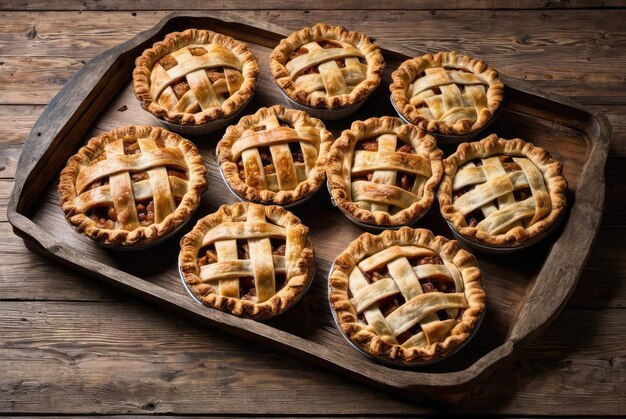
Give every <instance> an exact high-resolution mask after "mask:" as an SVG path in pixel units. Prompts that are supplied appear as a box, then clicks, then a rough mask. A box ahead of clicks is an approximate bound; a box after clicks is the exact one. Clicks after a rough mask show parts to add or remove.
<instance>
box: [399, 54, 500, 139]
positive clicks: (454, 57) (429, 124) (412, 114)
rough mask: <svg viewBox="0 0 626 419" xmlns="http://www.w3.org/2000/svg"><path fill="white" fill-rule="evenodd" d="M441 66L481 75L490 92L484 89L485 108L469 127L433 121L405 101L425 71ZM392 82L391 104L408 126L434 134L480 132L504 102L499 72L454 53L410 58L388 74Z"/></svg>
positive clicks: (462, 121) (457, 123)
mask: <svg viewBox="0 0 626 419" xmlns="http://www.w3.org/2000/svg"><path fill="white" fill-rule="evenodd" d="M442 63H445V65H448V66H450V67H452V65H454V68H460V69H463V70H465V71H469V72H471V73H473V74H476V75H480V76H481V77H483V78H484V79H485V80H486V81H487V82H488V83H489V88H488V89H487V103H488V107H487V108H485V109H482V110H481V112H480V114H479V115H477V118H476V121H475V122H473V123H471V124H470V123H469V122H468V121H467V120H463V119H461V120H459V121H457V122H456V123H455V124H449V123H447V122H444V121H435V120H432V119H428V118H424V117H423V116H421V115H419V113H418V112H417V109H416V108H415V106H413V105H411V103H410V99H411V98H409V97H407V95H406V90H407V89H408V88H409V87H410V86H411V84H412V83H414V82H415V80H416V79H417V77H418V76H419V74H420V73H421V72H422V71H423V70H424V69H426V68H432V67H441V66H442ZM445 65H444V66H445ZM391 78H392V80H393V81H392V83H391V84H390V85H389V90H390V91H391V100H392V101H393V103H394V105H395V107H396V109H397V110H398V112H399V113H400V114H401V115H402V116H403V117H404V118H405V119H406V120H407V121H408V122H409V123H411V124H414V125H417V126H419V127H420V128H423V129H424V130H426V131H428V132H432V133H435V134H444V135H463V134H470V133H472V132H476V131H479V130H480V129H481V128H483V127H485V126H486V125H487V124H488V123H489V122H490V121H491V120H492V119H493V118H494V117H495V115H496V112H497V111H498V110H499V109H500V106H501V104H502V101H503V99H504V83H502V81H501V80H500V76H499V75H498V72H497V71H496V70H495V69H493V68H492V67H490V66H489V65H487V64H486V63H485V62H484V61H482V60H479V59H477V58H473V57H470V56H469V55H463V54H461V53H459V52H456V51H442V52H438V53H436V54H434V55H433V54H425V55H422V56H420V57H414V58H410V59H408V60H406V61H404V62H402V64H400V66H399V67H398V69H396V70H395V71H394V72H393V73H391Z"/></svg>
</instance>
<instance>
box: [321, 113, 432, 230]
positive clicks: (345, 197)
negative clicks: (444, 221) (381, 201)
mask: <svg viewBox="0 0 626 419" xmlns="http://www.w3.org/2000/svg"><path fill="white" fill-rule="evenodd" d="M383 134H394V135H396V136H397V137H398V138H400V139H403V140H404V141H405V142H407V143H409V144H411V145H412V147H413V149H414V150H415V151H416V153H417V154H419V155H423V156H424V157H425V158H427V159H428V161H430V170H431V175H430V177H429V178H428V179H427V180H426V182H425V184H424V188H423V195H422V196H421V197H420V199H418V200H416V201H415V202H413V203H412V204H411V205H410V206H408V207H407V208H405V209H403V210H401V211H398V212H397V213H395V214H389V213H388V212H383V211H370V210H368V209H363V208H360V207H359V206H358V205H357V204H356V203H355V202H354V201H353V200H352V196H351V190H350V188H351V183H352V180H351V172H350V171H351V166H350V165H351V164H352V159H353V157H352V155H353V152H354V148H355V145H356V143H357V142H358V141H359V140H362V139H367V138H376V137H378V136H381V135H383ZM442 158H443V152H442V151H441V150H439V149H438V148H437V141H436V140H435V138H434V137H432V136H431V135H424V133H423V131H421V130H419V129H418V128H417V127H415V126H413V125H410V124H404V123H403V122H402V121H401V120H400V119H399V118H393V117H389V116H384V117H381V118H369V119H367V120H365V121H355V122H353V123H352V125H351V127H350V129H349V130H345V131H343V132H342V134H341V136H340V137H339V138H338V139H337V140H336V141H335V143H334V144H333V146H332V147H331V149H330V152H329V154H328V164H327V169H326V171H327V176H328V185H329V188H330V193H331V197H332V198H333V200H334V202H335V204H336V205H337V206H338V207H339V209H341V210H342V211H343V212H344V213H346V214H347V215H348V216H350V217H353V218H355V219H357V220H358V221H361V222H363V223H367V224H372V225H381V226H383V225H384V226H401V225H404V224H408V223H410V222H411V221H413V220H415V219H416V218H418V217H420V216H421V215H423V214H424V213H426V212H427V211H428V210H429V209H430V207H431V205H432V203H433V202H434V200H435V189H436V188H437V185H438V184H439V181H440V180H441V175H442V173H443V164H442Z"/></svg>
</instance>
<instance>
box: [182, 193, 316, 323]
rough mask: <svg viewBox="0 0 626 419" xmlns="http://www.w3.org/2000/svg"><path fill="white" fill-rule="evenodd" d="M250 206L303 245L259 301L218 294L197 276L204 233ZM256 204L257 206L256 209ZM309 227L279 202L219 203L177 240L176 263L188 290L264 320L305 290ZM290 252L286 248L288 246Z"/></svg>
mask: <svg viewBox="0 0 626 419" xmlns="http://www.w3.org/2000/svg"><path fill="white" fill-rule="evenodd" d="M251 207H258V208H261V210H262V211H264V213H265V217H266V219H267V222H268V223H270V224H274V225H277V226H280V227H283V228H285V229H286V230H287V232H288V234H290V237H292V238H293V239H294V240H295V241H297V244H298V246H300V247H301V248H302V250H301V251H300V252H298V254H297V256H294V257H293V258H292V259H291V260H288V262H287V263H288V272H289V273H288V275H287V278H286V279H285V285H284V286H283V288H281V289H280V290H279V291H278V292H277V293H276V294H275V295H274V296H272V297H271V298H269V299H268V300H266V301H264V302H262V303H256V302H253V301H251V300H244V299H239V298H234V297H225V296H221V295H219V294H218V293H217V292H216V290H215V289H214V288H213V287H212V286H211V285H209V284H207V283H204V282H203V281H202V279H201V278H200V276H199V275H200V267H199V265H198V252H199V251H200V249H201V245H202V241H203V239H204V238H205V236H206V235H207V234H208V233H209V232H210V231H211V230H212V229H213V228H215V227H217V226H219V225H220V224H222V223H225V222H234V221H245V220H246V219H247V214H248V213H249V212H248V211H249V209H250V208H251ZM258 208H256V209H257V210H258ZM308 231H309V229H308V228H307V227H306V226H304V225H303V224H302V223H301V222H300V219H299V218H297V217H296V216H295V215H293V214H292V213H291V212H289V211H287V210H286V209H284V208H282V207H279V206H274V205H272V206H262V205H260V204H255V203H252V202H238V203H236V204H233V205H222V206H221V207H220V208H219V209H218V210H217V211H216V212H214V213H213V214H209V215H207V216H206V217H204V218H202V219H200V220H199V221H198V223H197V224H196V226H195V227H194V228H193V230H192V231H190V232H189V233H187V234H186V235H185V236H184V237H183V238H182V239H181V241H180V247H181V251H180V255H179V266H180V271H181V274H182V275H183V278H184V280H185V282H186V283H187V285H188V286H189V288H190V290H191V291H192V292H193V293H194V295H195V296H196V297H198V298H199V299H200V300H201V301H202V302H203V303H204V304H206V305H208V306H210V307H213V308H216V309H218V310H221V311H225V312H228V313H232V314H234V315H236V316H240V317H247V318H251V319H255V320H263V319H267V318H269V317H272V316H275V315H277V314H280V313H282V312H284V311H285V310H287V309H288V308H289V307H291V306H292V305H293V304H294V303H295V302H297V301H298V300H299V299H300V297H301V296H302V294H303V293H304V292H305V291H306V290H307V288H308V286H309V283H310V282H311V281H312V279H313V274H314V253H313V244H312V243H311V241H310V240H309V238H308ZM287 253H288V254H289V250H287Z"/></svg>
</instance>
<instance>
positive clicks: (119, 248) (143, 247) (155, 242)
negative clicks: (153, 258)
mask: <svg viewBox="0 0 626 419" xmlns="http://www.w3.org/2000/svg"><path fill="white" fill-rule="evenodd" d="M197 209H198V208H196V209H194V210H193V211H192V212H191V214H190V215H189V218H187V219H186V220H185V221H184V222H183V223H181V224H180V225H179V226H178V227H176V228H175V229H174V230H172V231H170V232H169V233H167V234H166V235H164V236H163V237H159V238H158V239H155V240H152V241H150V242H147V243H140V244H131V245H127V246H123V245H119V244H113V243H110V244H107V243H100V242H98V241H96V240H94V239H92V238H91V237H89V236H87V235H85V234H82V233H81V232H80V231H78V229H77V228H76V227H75V226H74V225H72V224H70V226H71V227H72V228H73V229H74V231H76V233H78V234H80V235H81V236H83V237H85V238H87V239H89V241H91V242H94V243H96V244H97V245H98V246H100V247H103V248H105V249H109V250H115V251H120V252H135V251H141V250H147V249H150V248H153V247H155V246H158V245H160V244H162V243H164V242H166V241H167V240H169V239H171V238H172V237H173V236H175V235H176V233H178V232H179V231H180V230H181V229H183V228H185V226H186V225H187V224H189V221H191V219H192V218H193V216H194V214H195V212H196V211H197ZM66 221H67V219H66ZM68 224H69V221H68Z"/></svg>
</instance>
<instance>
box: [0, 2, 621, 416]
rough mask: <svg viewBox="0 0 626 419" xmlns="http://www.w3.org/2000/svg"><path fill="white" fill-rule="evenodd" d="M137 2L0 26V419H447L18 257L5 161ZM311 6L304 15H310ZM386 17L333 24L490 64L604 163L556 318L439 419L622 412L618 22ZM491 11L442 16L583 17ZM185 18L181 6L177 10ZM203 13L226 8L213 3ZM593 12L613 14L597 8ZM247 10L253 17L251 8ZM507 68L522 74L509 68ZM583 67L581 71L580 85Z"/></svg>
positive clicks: (129, 32) (8, 16)
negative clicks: (566, 111)
mask: <svg viewBox="0 0 626 419" xmlns="http://www.w3.org/2000/svg"><path fill="white" fill-rule="evenodd" d="M50 4H51V3H46V2H28V5H26V4H25V3H20V2H4V3H0V9H5V10H7V9H9V10H24V9H31V10H39V9H41V8H46V7H50V6H48V5H50ZM57 4H58V6H57ZM57 4H53V5H54V6H53V7H54V8H58V9H64V10H87V9H94V10H99V9H113V10H116V9H121V8H128V7H129V6H128V4H121V3H120V2H115V1H108V2H80V3H72V2H58V3H57ZM154 4H155V3H150V5H149V4H148V2H139V3H138V4H137V5H136V6H135V5H133V6H131V7H132V9H126V10H129V11H128V12H83V13H80V14H79V13H74V12H62V13H57V12H43V13H19V12H6V13H3V14H0V21H1V22H2V25H0V33H1V34H2V36H1V37H0V62H1V64H0V86H1V87H2V90H0V116H2V118H1V120H2V121H3V122H4V123H3V124H2V126H0V214H1V216H0V301H2V302H0V318H2V319H3V320H2V322H0V371H6V372H7V373H5V374H0V411H3V412H10V413H14V414H18V413H24V414H37V413H39V414H41V413H57V414H58V413H117V414H124V413H139V414H141V413H181V414H185V413H187V414H198V413H205V414H207V413H213V414H243V413H255V414H268V413H301V414H331V413H332V414H357V415H358V414H373V415H381V414H385V413H388V414H413V415H415V414H426V413H442V414H444V415H445V414H447V413H448V412H449V410H448V411H446V410H443V411H442V410H441V409H440V407H438V406H435V405H432V404H431V403H429V402H425V401H418V403H417V404H415V403H407V402H406V401H404V400H400V399H397V398H393V397H390V396H389V395H388V394H386V393H383V392H378V391H375V390H372V389H371V388H368V387H365V386H362V385H359V384H356V383H354V382H352V381H349V380H346V379H344V378H341V377H339V376H337V375H334V374H332V373H328V372H325V371H320V370H319V369H318V368H316V367H314V366H312V365H311V364H308V363H306V362H303V361H300V360H298V359H296V358H291V357H288V356H284V355H280V354H278V353H276V352H274V351H271V350H268V349H266V348H264V347H262V346H261V345H259V344H250V343H246V342H242V341H240V340H238V339H236V338H232V337H228V336H224V335H223V334H221V333H219V332H217V331H212V330H206V328H205V327H204V326H201V325H198V324H193V323H192V324H189V322H187V321H186V320H184V319H183V318H182V317H177V316H175V315H172V314H170V313H164V312H162V311H161V310H157V309H154V308H153V307H151V306H149V305H147V304H144V303H141V302H139V301H138V300H136V299H134V298H132V297H129V296H127V295H126V294H123V293H121V292H119V291H117V290H114V289H113V288H111V287H108V286H106V285H103V284H100V283H99V282H97V281H95V280H93V279H91V278H88V277H85V276H82V275H80V274H77V273H75V272H73V271H70V270H68V269H66V268H63V267H60V266H58V265H56V264H55V263H54V262H51V261H49V260H48V259H45V258H43V257H41V256H39V255H36V254H34V253H31V252H29V251H27V250H26V249H25V248H24V246H23V244H22V242H21V240H20V239H19V238H17V237H15V236H13V235H12V234H11V232H10V227H9V226H8V224H7V223H5V222H2V221H4V220H6V215H5V208H6V197H7V196H8V194H9V193H10V189H11V187H12V178H13V176H14V173H15V163H16V159H17V157H18V155H19V152H20V150H21V145H22V143H23V141H24V139H25V136H26V134H27V133H28V131H29V129H30V127H31V126H32V124H33V123H34V121H35V119H36V118H37V116H38V115H39V114H40V113H41V111H42V109H43V105H45V104H47V103H48V101H49V100H50V99H51V98H52V96H54V94H55V93H56V92H57V91H58V90H59V89H60V88H61V87H62V85H63V84H64V83H65V82H66V81H67V80H68V79H69V77H71V75H72V74H74V72H75V71H77V70H78V69H80V68H82V67H83V65H84V63H85V62H86V61H88V60H89V59H90V58H92V57H94V56H95V55H97V54H99V53H101V52H103V51H104V50H106V49H108V48H110V47H112V46H114V45H116V44H118V43H120V42H123V41H125V40H127V39H129V38H130V37H132V36H133V35H135V34H136V33H137V32H139V31H141V30H143V29H146V28H148V27H151V26H152V25H153V24H154V23H156V22H157V21H158V20H160V18H161V17H163V16H164V15H166V14H167V13H166V12H156V13H155V12H153V11H150V12H145V11H137V12H134V11H133V10H139V9H145V8H146V7H147V8H155V9H156V8H157V7H156V6H154ZM271 4H272V7H273V8H275V9H280V8H284V7H289V6H288V5H286V2H273V3H271ZM316 4H317V5H318V7H317V8H320V9H322V8H324V7H326V6H328V5H325V4H324V3H323V2H316ZM346 4H348V5H349V3H346ZM398 4H399V7H397V8H399V9H403V8H415V9H419V10H417V11H412V12H400V13H398V12H394V11H389V10H386V11H368V12H362V11H352V12H350V16H349V24H348V23H344V24H346V26H350V27H351V28H352V29H361V30H364V31H366V32H368V33H371V32H373V31H374V29H369V28H375V31H376V32H377V34H376V38H377V42H379V43H381V44H383V45H387V44H388V45H390V46H396V45H398V46H399V47H402V48H406V50H407V51H415V53H419V52H421V51H432V50H433V47H436V46H439V45H441V46H442V47H445V48H461V47H462V46H466V45H467V46H469V47H468V48H467V49H466V50H467V51H469V52H472V53H474V54H476V55H480V56H481V57H482V58H485V59H486V60H488V61H489V62H491V63H492V64H493V65H494V66H496V65H497V66H498V68H500V69H501V71H502V72H503V73H505V74H507V75H510V76H513V77H517V78H526V79H527V80H533V81H534V83H536V84H537V87H539V88H545V89H546V90H547V91H552V92H556V93H561V94H565V95H568V96H572V97H575V98H576V99H577V100H579V101H581V102H583V103H584V104H587V105H594V106H595V107H597V108H598V109H600V110H601V111H602V112H605V113H606V114H607V115H608V116H609V119H610V120H611V122H612V123H613V124H614V132H615V133H614V136H613V139H614V140H613V144H612V148H611V153H612V154H611V156H612V157H614V158H613V159H611V160H609V162H608V164H607V169H606V176H607V203H606V213H605V216H604V219H603V222H604V224H605V225H606V227H604V228H603V229H602V230H601V232H600V235H599V237H598V240H597V242H596V245H595V247H594V250H593V252H592V255H591V257H590V260H589V262H588V264H587V268H586V269H585V271H584V273H583V276H582V277H581V279H580V281H579V285H578V288H577V290H576V291H575V293H574V295H573V297H572V299H571V300H570V303H569V304H568V306H567V308H566V309H565V310H564V312H563V313H562V314H561V316H560V317H559V318H558V319H557V321H556V322H555V323H553V325H552V326H551V327H550V328H549V329H548V330H547V331H546V332H545V333H544V334H543V335H542V336H541V337H540V338H539V339H538V340H536V341H535V342H534V343H533V344H532V345H531V346H530V347H529V348H527V349H526V350H525V351H524V352H523V353H522V354H521V355H520V359H519V360H518V361H516V362H512V363H509V364H507V365H506V366H505V367H504V368H502V369H499V370H498V373H497V374H495V375H494V376H492V377H491V378H490V379H489V380H487V382H485V384H484V385H483V386H481V387H480V388H479V389H478V390H477V392H476V394H475V395H474V396H473V397H472V398H471V399H470V401H469V402H468V403H467V404H465V405H464V406H462V407H461V408H458V409H456V410H453V412H473V413H486V412H489V413H496V414H501V415H525V414H530V415H539V414H547V415H558V414H580V415H597V416H606V415H612V414H620V413H624V406H625V405H626V394H625V392H624V386H623V385H620V383H622V384H623V383H624V381H625V380H626V367H625V365H624V361H623V360H624V356H625V354H624V347H625V345H624V343H625V342H626V330H625V329H624V327H623V324H624V323H623V318H624V315H623V308H624V300H626V286H624V285H623V283H624V279H626V267H625V266H624V258H623V254H624V244H623V239H622V237H623V233H624V230H623V227H618V226H619V225H623V219H624V218H623V217H622V214H623V213H624V208H625V206H624V205H623V202H624V198H623V196H624V193H622V192H624V187H623V185H622V184H623V180H624V179H625V178H626V177H625V176H624V170H625V169H624V167H625V165H624V164H623V163H624V161H623V160H622V159H619V158H617V157H626V153H625V151H626V146H624V141H623V137H622V136H623V135H624V134H623V132H624V131H623V129H620V128H619V127H621V126H623V124H624V122H623V121H624V120H625V118H624V116H625V110H626V107H625V106H626V92H625V89H624V76H623V70H622V69H623V64H624V62H623V61H624V59H625V54H624V39H623V29H622V28H623V21H624V19H625V16H624V14H623V13H624V10H610V11H609V10H560V11H558V12H550V11H546V10H542V11H541V12H539V11H537V10H528V11H502V10H477V11H472V12H466V11H463V12H459V11H455V10H449V11H439V10H438V11H436V12H435V13H434V14H432V12H431V11H430V10H428V9H430V8H435V6H434V5H432V4H431V2H426V1H424V2H413V3H411V4H412V5H409V4H404V3H402V2H398ZM495 4H496V3H495V2H490V1H482V2H476V3H473V4H471V5H470V4H469V3H468V2H453V3H450V4H449V5H448V6H446V7H451V8H461V9H473V8H485V9H489V8H497V9H502V8H505V7H510V6H516V7H520V6H521V7H524V8H528V9H549V8H550V7H556V8H569V7H574V8H575V7H586V6H589V5H590V3H588V2H556V3H552V2H539V1H536V2H531V1H528V2H513V3H507V5H506V6H503V5H502V3H498V5H495ZM194 5H197V3H196V2H194V3H193V4H190V7H195V6H194ZM214 5H215V6H214V7H216V8H228V7H230V6H229V5H227V4H226V3H225V2H219V1H218V2H214ZM594 5H596V4H595V3H594ZM305 6H306V4H303V6H302V7H305ZM602 6H608V7H621V6H623V4H620V2H605V3H604V4H602ZM166 7H167V6H166ZM203 7H205V5H204V4H203ZM207 7H212V6H207ZM248 7H249V8H255V7H258V5H257V2H255V4H252V5H251V6H248ZM289 8H293V6H292V7H289ZM347 8H348V7H347ZM436 8H437V9H440V8H441V6H439V7H436ZM422 9H423V10H422ZM133 13H135V16H133ZM237 14H241V15H242V16H244V17H250V18H256V19H261V20H266V21H269V22H271V23H275V24H279V25H281V26H285V27H287V28H290V29H296V28H298V27H300V26H302V25H303V22H308V21H311V20H312V21H317V20H325V21H328V22H330V23H343V22H345V16H342V15H340V14H339V13H334V12H332V11H328V10H325V11H324V10H309V13H306V11H305V10H299V11H294V10H273V11H256V10H251V11H246V12H238V13H237ZM544 15H545V16H544ZM463 16H468V17H469V20H470V22H464V23H463V25H464V30H466V31H467V35H466V36H463V35H462V34H460V33H458V32H456V31H455V32H453V33H454V35H453V36H450V35H449V34H448V33H446V28H448V27H450V25H458V24H459V22H460V21H461V20H463ZM491 16H493V17H497V18H498V19H500V20H498V21H497V22H498V23H499V24H498V25H484V24H481V22H484V21H485V19H486V18H488V17H491ZM342 18H343V19H344V20H343V21H342ZM416 18H419V19H420V22H424V23H423V27H424V33H428V34H427V35H426V37H424V36H423V35H424V34H423V33H415V30H414V28H415V19H416ZM411 19H413V20H411ZM502 19H503V20H502ZM542 21H543V22H542ZM385 22H390V23H385ZM426 29H427V30H426ZM620 31H621V32H620ZM407 33H408V34H409V35H407ZM372 36H373V35H372ZM398 49H400V48H398ZM520 55H523V56H524V57H528V58H529V60H528V61H529V62H527V63H519V61H517V62H516V61H515V58H516V57H519V56H520ZM588 57H590V61H587V58H588ZM607 57H610V60H609V61H608V62H609V63H610V64H609V65H607V59H608V58H607ZM603 60H604V61H603ZM600 61H603V65H604V67H602V66H600V65H599V63H600ZM589 63H591V64H589ZM583 64H584V65H585V70H584V71H581V69H580V66H581V65H583ZM11 73H13V74H11ZM581 73H582V74H581ZM16 74H17V75H18V76H16ZM5 86H6V87H7V89H4V87H5ZM603 89H606V91H603ZM598 92H600V93H599V94H598ZM620 124H621V125H620ZM13 127H15V129H12V128H13ZM2 168H4V169H2ZM26 300H33V301H30V302H29V301H26ZM128 336H133V337H136V339H135V338H134V339H128ZM259 383H261V384H259ZM294 394H297V396H296V398H294V397H293V395H294ZM61 400H62V401H61ZM198 400H205V401H206V402H204V403H203V402H200V403H199V402H198Z"/></svg>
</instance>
